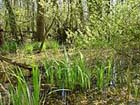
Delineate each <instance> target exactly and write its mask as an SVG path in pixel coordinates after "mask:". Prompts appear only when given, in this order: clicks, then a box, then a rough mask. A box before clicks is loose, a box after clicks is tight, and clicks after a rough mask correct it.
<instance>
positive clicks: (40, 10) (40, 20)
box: [34, 0, 45, 41]
mask: <svg viewBox="0 0 140 105" xmlns="http://www.w3.org/2000/svg"><path fill="white" fill-rule="evenodd" d="M36 25H37V26H36V35H35V37H34V39H35V40H36V41H42V40H43V38H44V37H43V36H44V29H45V24H44V7H43V5H42V3H41V0H37V18H36Z"/></svg>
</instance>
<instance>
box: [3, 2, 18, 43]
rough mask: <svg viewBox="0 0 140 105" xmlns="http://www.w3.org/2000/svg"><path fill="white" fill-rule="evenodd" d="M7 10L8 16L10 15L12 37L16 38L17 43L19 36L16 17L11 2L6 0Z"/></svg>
mask: <svg viewBox="0 0 140 105" xmlns="http://www.w3.org/2000/svg"><path fill="white" fill-rule="evenodd" d="M4 3H5V6H6V9H7V10H8V15H9V25H10V28H11V32H12V35H14V36H15V39H16V41H18V36H17V24H16V17H15V14H14V12H13V9H12V7H11V4H10V1H9V0H4Z"/></svg>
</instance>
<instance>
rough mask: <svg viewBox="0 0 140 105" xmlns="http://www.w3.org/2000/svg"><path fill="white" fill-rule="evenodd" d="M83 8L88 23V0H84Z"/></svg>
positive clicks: (84, 17)
mask: <svg viewBox="0 0 140 105" xmlns="http://www.w3.org/2000/svg"><path fill="white" fill-rule="evenodd" d="M82 9H83V19H84V22H85V23H86V22H87V20H88V15H89V14H88V5H87V0H82Z"/></svg>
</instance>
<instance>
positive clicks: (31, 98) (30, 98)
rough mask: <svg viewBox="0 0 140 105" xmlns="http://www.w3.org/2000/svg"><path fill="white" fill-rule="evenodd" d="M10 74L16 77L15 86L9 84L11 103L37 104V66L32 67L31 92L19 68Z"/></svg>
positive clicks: (38, 76)
mask: <svg viewBox="0 0 140 105" xmlns="http://www.w3.org/2000/svg"><path fill="white" fill-rule="evenodd" d="M11 75H12V76H14V77H15V78H16V79H17V86H16V87H15V86H13V85H12V84H11V89H10V99H11V103H12V105H39V94H40V73H39V70H38V67H33V78H32V79H33V92H32V91H31V90H30V88H29V85H28V81H26V80H25V78H24V75H23V73H22V70H21V69H20V68H18V69H17V70H16V73H15V72H13V73H12V74H11ZM30 85H31V84H30ZM32 93H33V94H32Z"/></svg>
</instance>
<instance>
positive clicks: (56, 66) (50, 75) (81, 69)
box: [44, 51, 90, 89]
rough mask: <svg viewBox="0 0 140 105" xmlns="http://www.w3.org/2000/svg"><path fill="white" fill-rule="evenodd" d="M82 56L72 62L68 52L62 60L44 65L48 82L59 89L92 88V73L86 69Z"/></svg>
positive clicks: (47, 62)
mask: <svg viewBox="0 0 140 105" xmlns="http://www.w3.org/2000/svg"><path fill="white" fill-rule="evenodd" d="M79 54H80V56H79V57H77V58H75V59H74V60H73V61H71V60H70V59H69V57H68V54H67V52H66V51H64V56H65V58H64V59H62V60H51V61H46V62H45V63H44V66H45V70H46V76H47V82H48V83H51V84H54V85H56V86H57V87H59V88H61V89H62V88H68V89H75V88H76V87H77V86H80V87H81V88H90V73H89V71H88V69H87V68H86V65H85V62H84V57H83V55H82V54H81V53H79Z"/></svg>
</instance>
